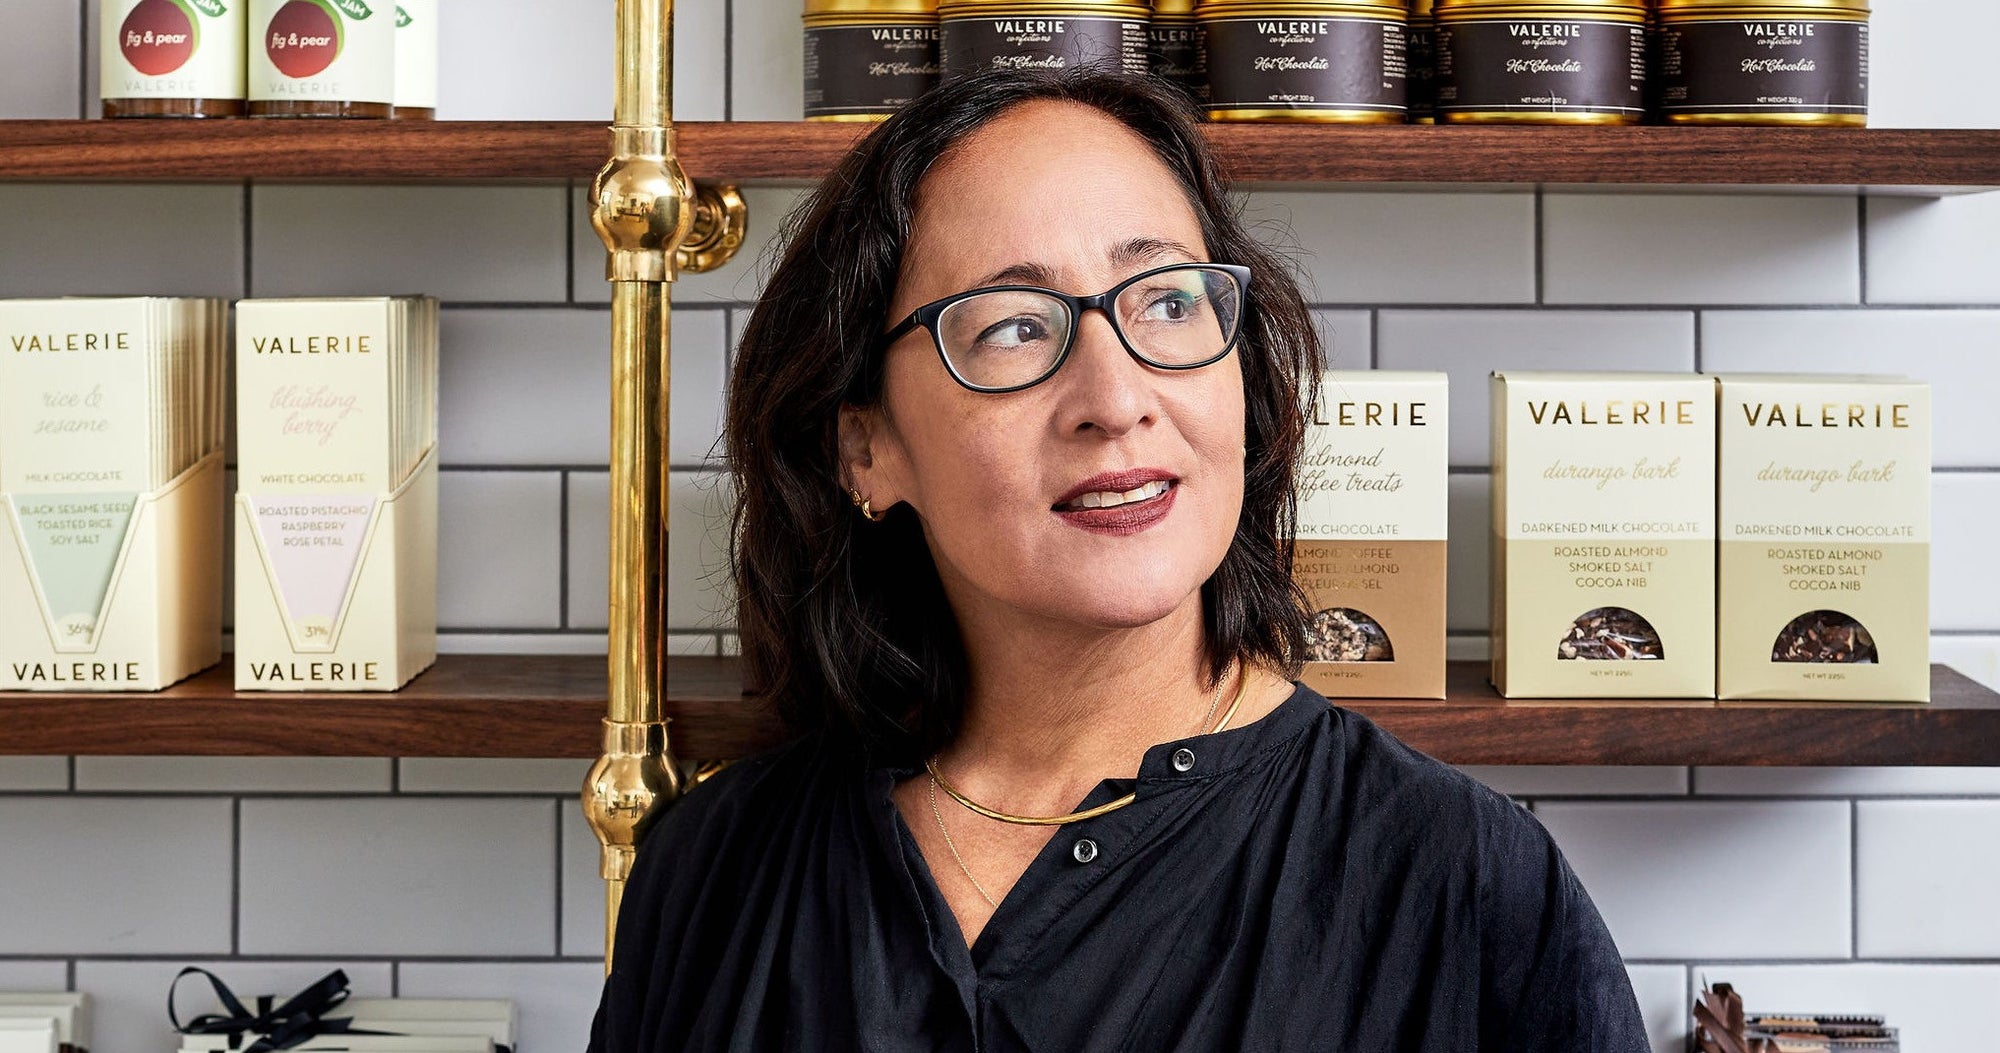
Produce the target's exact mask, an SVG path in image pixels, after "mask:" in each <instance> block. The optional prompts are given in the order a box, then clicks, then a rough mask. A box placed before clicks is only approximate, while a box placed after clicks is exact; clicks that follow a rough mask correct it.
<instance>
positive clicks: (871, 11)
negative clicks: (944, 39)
mask: <svg viewBox="0 0 2000 1053" xmlns="http://www.w3.org/2000/svg"><path fill="white" fill-rule="evenodd" d="M805 5H806V14H807V15H808V16H811V15H935V14H937V8H938V0H805Z"/></svg>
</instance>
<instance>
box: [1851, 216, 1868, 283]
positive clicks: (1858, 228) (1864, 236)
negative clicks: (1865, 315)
mask: <svg viewBox="0 0 2000 1053" xmlns="http://www.w3.org/2000/svg"><path fill="white" fill-rule="evenodd" d="M1855 200H1856V201H1857V202H1859V204H1858V205H1857V206H1856V207H1857V215H1856V221H1855V228H1854V230H1855V237H1854V251H1855V256H1856V257H1857V262H1858V263H1859V264H1860V272H1861V284H1860V295H1861V302H1862V303H1863V304H1866V303H1867V302H1868V195H1867V194H1857V195H1856V196H1855Z"/></svg>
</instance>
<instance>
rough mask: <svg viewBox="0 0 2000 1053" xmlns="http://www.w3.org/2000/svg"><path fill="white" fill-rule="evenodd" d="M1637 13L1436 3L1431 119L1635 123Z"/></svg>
mask: <svg viewBox="0 0 2000 1053" xmlns="http://www.w3.org/2000/svg"><path fill="white" fill-rule="evenodd" d="M1646 12H1647V9H1646V5H1645V4H1644V3H1643V2H1641V0H1540V2H1533V3H1522V2H1512V0H1436V18H1437V34H1438V40H1437V62H1438V73H1437V115H1438V116H1437V119H1438V120H1439V121H1440V122H1448V123H1455V124H1475V123H1523V124H1637V123H1639V121H1640V119H1641V118H1643V117H1644V116H1645V114H1646V22H1647V14H1646Z"/></svg>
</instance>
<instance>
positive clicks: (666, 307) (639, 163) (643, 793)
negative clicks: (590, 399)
mask: <svg viewBox="0 0 2000 1053" xmlns="http://www.w3.org/2000/svg"><path fill="white" fill-rule="evenodd" d="M673 15H674V5H673V0H618V8H617V20H618V21H617V33H618V37H617V41H618V43H617V50H618V81H617V83H618V92H617V100H616V106H615V112H614V116H613V118H612V127H611V159H610V160H609V161H608V162H607V163H606V164H605V166H604V168H603V169H602V170H601V171H599V172H598V174H597V178H596V180H595V181H594V182H593V183H592V184H591V196H590V200H591V225H592V226H593V227H595V228H596V229H597V233H598V236H599V237H600V238H602V239H603V241H604V245H605V248H606V249H607V250H609V252H610V256H609V257H608V259H607V262H606V264H605V277H606V279H608V280H609V281H610V282H611V290H612V291H611V539H610V540H611V567H610V611H609V614H610V655H609V659H608V661H609V665H610V690H609V697H608V699H607V703H606V713H605V719H604V752H603V754H602V756H600V757H599V758H598V760H597V762H596V763H595V764H593V765H592V766H591V769H590V774H589V775H588V776H587V777H586V778H585V779H584V786H583V814H584V818H585V819H586V820H588V821H589V823H590V828H591V830H593V831H594V832H595V833H596V834H597V838H598V841H599V843H600V844H601V846H602V852H601V855H600V857H599V873H600V874H601V875H602V876H603V878H604V881H605V955H604V966H605V969H606V971H609V970H610V968H611V956H612V944H613V939H614V937H615V935H616V933H617V922H618V908H619V906H620V904H621V903H622V901H623V898H624V893H625V882H626V880H627V879H628V878H629V877H630V876H631V873H632V864H633V861H634V859H635V858H636V857H637V853H638V844H639V839H640V838H641V837H642V836H643V835H644V834H645V831H646V827H647V825H648V824H649V823H650V822H651V821H652V819H653V818H654V817H655V816H657V815H658V814H659V813H660V812H661V811H662V810H664V809H665V808H666V807H668V806H670V805H671V804H672V803H673V802H674V801H675V800H676V799H678V798H679V797H680V795H681V794H682V792H684V791H685V790H686V789H687V788H688V787H690V786H692V785H694V783H695V782H696V781H697V778H698V776H697V774H696V772H697V769H698V767H699V766H691V765H687V764H684V763H683V762H681V761H678V760H677V759H675V757H674V755H673V751H672V749H671V748H670V746H669V744H668V738H667V720H666V719H665V716H664V714H663V711H662V701H663V699H664V698H665V697H666V668H667V666H666V654H665V647H664V644H665V637H666V625H667V622H666V612H667V588H668V585H669V583H668V581H667V572H666V555H667V508H668V474H667V448H668V446H667V438H668V434H669V422H668V419H667V408H668V405H669V397H668V396H669V392H670V391H671V385H672V378H671V376H670V375H669V370H670V366H669V363H670V362H671V361H672V358H671V355H670V353H669V348H668V341H669V333H670V326H669V320H670V312H671V309H672V307H671V294H670V291H669V290H670V289H671V283H672V282H673V280H674V278H675V277H676V276H677V274H678V273H679V272H681V271H689V272H699V271H704V270H710V269H713V268H715V267H719V266H721V265H722V264H723V263H725V262H727V261H728V260H729V258H730V257H731V256H733V255H734V254H735V252H736V250H737V249H738V248H739V247H740V246H741V245H742V244H743V237H744V233H745V231H746V229H747V220H748V208H747V207H746V205H745V204H744V201H743V197H742V195H741V194H739V193H737V191H736V188H735V187H727V186H725V187H714V188H709V187H701V188H697V187H696V186H695V185H694V184H693V183H692V182H690V181H689V179H688V177H687V173H686V172H685V171H683V170H682V168H681V165H680V161H679V160H678V158H677V157H676V156H675V151H674V128H673V110H672V105H671V100H672V97H673V50H674V49H673Z"/></svg>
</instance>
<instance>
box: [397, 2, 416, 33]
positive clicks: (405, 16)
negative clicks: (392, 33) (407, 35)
mask: <svg viewBox="0 0 2000 1053" xmlns="http://www.w3.org/2000/svg"><path fill="white" fill-rule="evenodd" d="M412 21H414V19H412V18H411V17H410V13H409V12H408V11H405V10H403V5H401V4H397V5H396V28H397V29H401V28H403V27H404V26H407V25H409V24H410V23H411V22H412Z"/></svg>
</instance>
